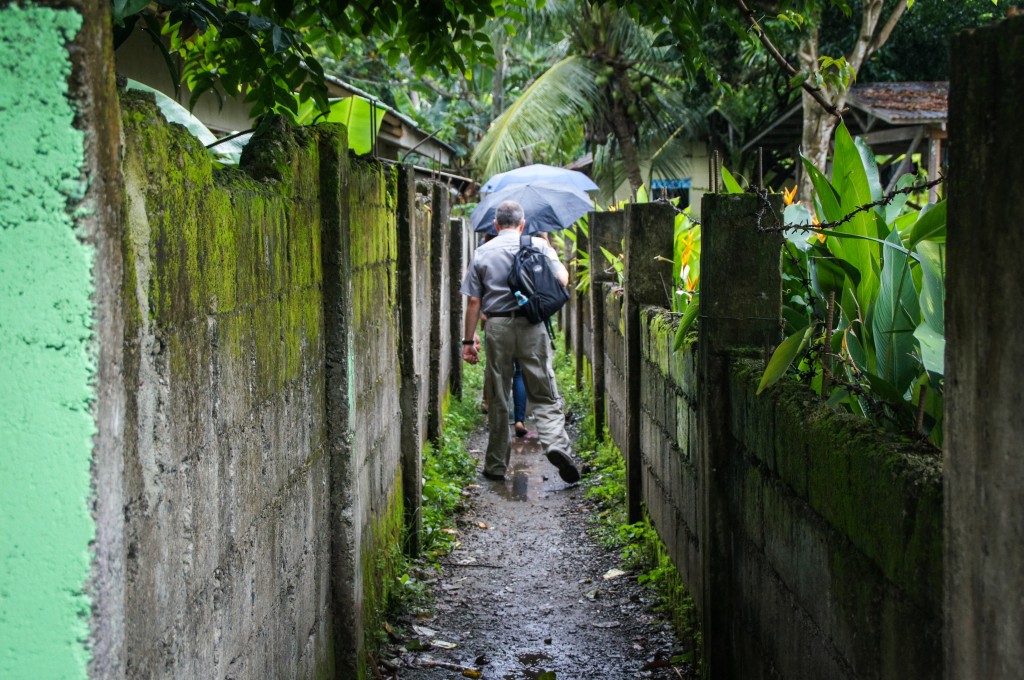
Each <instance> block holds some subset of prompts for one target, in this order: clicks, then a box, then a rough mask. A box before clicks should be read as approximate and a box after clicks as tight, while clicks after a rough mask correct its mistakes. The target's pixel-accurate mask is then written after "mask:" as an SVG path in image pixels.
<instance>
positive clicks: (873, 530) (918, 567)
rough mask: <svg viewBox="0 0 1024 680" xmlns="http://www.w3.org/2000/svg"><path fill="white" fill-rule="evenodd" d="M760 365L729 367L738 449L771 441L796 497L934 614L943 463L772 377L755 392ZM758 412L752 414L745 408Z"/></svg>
mask: <svg viewBox="0 0 1024 680" xmlns="http://www.w3.org/2000/svg"><path fill="white" fill-rule="evenodd" d="M762 366H763V364H761V363H760V362H757V361H751V360H742V361H738V362H736V365H735V374H734V375H735V380H736V386H735V394H736V396H737V397H741V398H742V399H743V400H744V402H745V409H746V411H747V414H748V417H747V421H746V422H747V424H748V425H751V424H754V423H761V424H762V426H763V424H765V423H771V425H772V427H773V428H774V429H773V431H772V432H761V431H758V428H756V427H748V428H747V431H744V432H735V434H736V436H737V437H738V438H739V439H740V440H741V442H742V443H743V445H744V447H745V448H746V449H747V450H748V452H749V451H751V450H752V449H755V448H756V446H754V445H753V443H754V442H757V441H764V440H769V441H771V442H772V449H773V453H774V460H765V461H763V462H764V463H765V464H766V465H769V466H770V468H771V469H772V471H773V472H774V473H775V474H777V475H778V477H779V479H780V480H782V481H783V482H785V483H786V484H787V485H788V486H789V487H790V488H791V489H792V491H793V493H794V495H796V496H798V497H800V498H801V499H803V500H804V501H806V502H807V503H808V504H809V505H810V507H811V508H813V509H814V511H815V512H816V513H817V514H819V515H820V516H821V517H822V519H824V520H825V521H826V522H828V523H829V524H830V525H831V526H832V527H833V528H834V529H835V530H836V531H837V532H838V533H839V534H841V535H843V536H845V537H847V538H848V539H849V541H850V542H851V543H852V544H853V545H854V546H856V547H857V549H858V550H860V551H861V552H862V553H863V554H864V555H865V556H866V557H867V558H868V559H869V560H870V561H871V562H872V563H873V564H874V565H875V567H876V568H877V569H879V570H880V571H881V572H882V573H883V574H884V575H885V577H886V578H887V579H889V580H890V581H891V582H892V583H893V584H894V585H895V586H896V587H897V588H899V589H900V590H902V591H904V592H906V593H907V594H908V596H909V597H910V598H911V599H912V600H913V601H914V602H916V603H917V605H918V606H919V607H921V609H922V610H923V611H927V612H931V613H932V614H934V615H936V616H937V615H939V613H940V612H941V593H942V470H941V460H940V459H939V457H938V454H937V453H935V452H932V451H931V450H929V448H928V447H927V446H926V445H918V444H915V443H912V442H908V441H905V440H901V439H899V438H897V437H895V436H892V435H889V434H888V433H884V432H881V431H879V430H878V429H877V428H875V427H873V426H871V425H870V424H869V423H867V422H866V421H864V420H863V419H861V418H857V417H856V416H852V415H849V414H843V413H839V412H836V411H834V410H832V409H830V408H828V407H826V406H825V405H824V404H822V403H821V402H820V401H819V400H818V399H817V398H816V397H815V396H814V395H813V394H811V393H810V392H809V391H808V390H807V389H806V388H804V387H803V386H800V385H797V384H790V383H779V384H778V385H776V386H775V387H774V388H772V389H771V390H769V391H767V392H765V393H764V394H763V395H762V396H761V397H757V398H755V397H754V393H755V392H756V389H757V384H758V381H759V380H760V376H761V371H762V370H763V368H762ZM759 411H761V412H765V411H767V413H766V414H765V416H764V417H763V418H760V419H752V418H750V417H749V414H750V413H757V412H759Z"/></svg>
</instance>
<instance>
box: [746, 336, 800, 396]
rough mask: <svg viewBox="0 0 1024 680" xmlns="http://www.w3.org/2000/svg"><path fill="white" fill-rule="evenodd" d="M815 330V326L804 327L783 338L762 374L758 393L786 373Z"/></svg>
mask: <svg viewBox="0 0 1024 680" xmlns="http://www.w3.org/2000/svg"><path fill="white" fill-rule="evenodd" d="M813 330H814V326H808V327H807V328H803V329H801V330H799V331H797V332H796V333H794V334H793V335H791V336H789V337H788V338H786V339H785V340H783V341H782V344H780V345H779V346H778V347H777V348H776V349H775V352H774V353H772V358H771V359H769V360H768V365H767V366H766V367H765V369H764V375H762V376H761V383H760V384H759V385H758V386H757V393H758V394H761V392H763V391H764V390H765V389H767V388H768V387H771V386H772V385H774V384H775V383H777V382H778V381H779V378H781V377H782V376H783V375H785V374H786V371H787V370H789V367H790V366H791V365H792V364H793V361H794V360H795V359H796V358H797V357H798V356H799V355H800V352H801V351H802V350H803V348H804V347H805V346H806V345H807V341H808V340H809V339H810V337H811V332H812V331H813Z"/></svg>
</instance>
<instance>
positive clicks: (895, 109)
mask: <svg viewBox="0 0 1024 680" xmlns="http://www.w3.org/2000/svg"><path fill="white" fill-rule="evenodd" d="M848 100H849V103H850V105H851V106H855V107H856V108H858V109H862V110H864V111H866V112H867V113H869V114H871V115H873V116H877V117H878V118H881V119H882V120H884V121H886V122H887V123H892V124H893V125H913V124H915V123H942V122H945V121H946V116H947V109H948V101H949V83H947V82H905V83H867V84H865V85H858V86H856V87H854V88H852V89H851V90H850V96H849V99H848Z"/></svg>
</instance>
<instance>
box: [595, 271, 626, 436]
mask: <svg viewBox="0 0 1024 680" xmlns="http://www.w3.org/2000/svg"><path fill="white" fill-rule="evenodd" d="M612 288H613V284H610V283H605V284H602V286H601V290H602V292H603V293H604V296H603V298H602V300H603V302H604V321H605V323H604V329H603V332H604V347H605V359H604V386H605V395H604V398H605V413H606V414H607V424H608V432H609V434H611V436H612V438H613V439H614V440H615V441H617V442H620V444H621V442H624V441H625V440H626V381H627V380H628V376H626V337H625V336H626V331H625V329H624V328H623V317H622V296H621V295H613V294H611V290H612Z"/></svg>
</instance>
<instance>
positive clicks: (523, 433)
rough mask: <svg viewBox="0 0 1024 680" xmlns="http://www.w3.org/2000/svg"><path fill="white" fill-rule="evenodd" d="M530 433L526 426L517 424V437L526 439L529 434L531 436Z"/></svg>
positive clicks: (520, 423)
mask: <svg viewBox="0 0 1024 680" xmlns="http://www.w3.org/2000/svg"><path fill="white" fill-rule="evenodd" d="M529 432H530V431H529V430H527V429H526V425H523V424H522V422H516V436H517V437H525V436H526V435H527V434H529Z"/></svg>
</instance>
